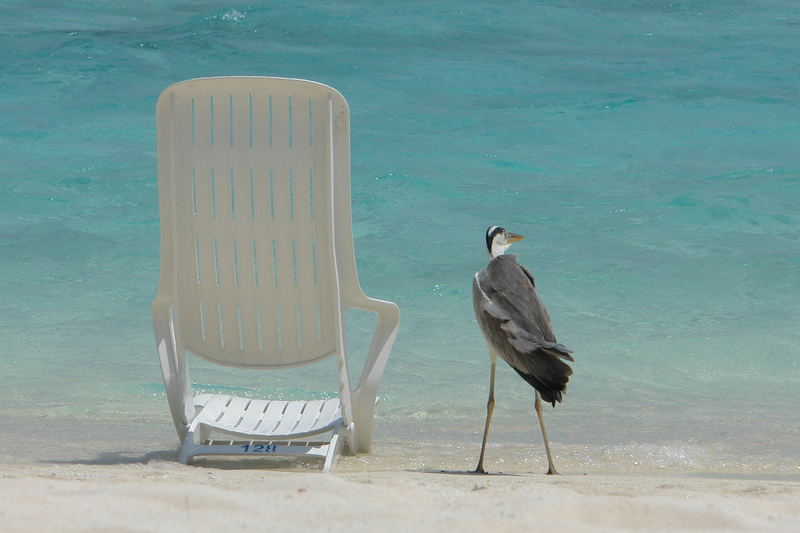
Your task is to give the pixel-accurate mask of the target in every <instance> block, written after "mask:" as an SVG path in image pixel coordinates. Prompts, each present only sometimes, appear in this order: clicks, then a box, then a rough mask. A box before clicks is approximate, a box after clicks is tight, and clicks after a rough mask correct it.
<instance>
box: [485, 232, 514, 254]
mask: <svg viewBox="0 0 800 533" xmlns="http://www.w3.org/2000/svg"><path fill="white" fill-rule="evenodd" d="M510 247H511V243H510V242H508V241H506V240H505V239H503V238H501V237H496V238H495V239H494V240H493V241H492V251H491V252H489V258H490V259H494V258H495V257H497V256H498V255H503V254H504V253H506V250H508V249H509V248H510Z"/></svg>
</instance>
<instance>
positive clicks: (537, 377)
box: [472, 255, 573, 406]
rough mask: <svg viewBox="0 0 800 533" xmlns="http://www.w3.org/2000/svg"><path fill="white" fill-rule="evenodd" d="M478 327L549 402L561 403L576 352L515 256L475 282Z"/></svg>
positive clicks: (495, 262)
mask: <svg viewBox="0 0 800 533" xmlns="http://www.w3.org/2000/svg"><path fill="white" fill-rule="evenodd" d="M472 303H473V306H474V308H475V317H476V318H477V320H478V325H479V326H480V328H481V331H482V332H483V335H484V336H485V337H486V340H487V342H488V343H489V344H490V346H491V348H492V349H493V350H494V351H495V352H496V353H497V355H499V356H500V357H501V358H502V359H503V360H504V361H505V362H506V363H508V364H509V365H510V366H511V367H512V368H513V369H514V370H516V371H517V373H518V374H519V375H520V376H521V377H522V378H523V379H524V380H525V381H527V382H528V383H529V384H530V385H531V386H533V387H534V388H535V389H536V390H537V391H539V393H540V394H541V396H542V399H543V400H544V401H546V402H550V403H552V404H553V405H554V406H555V404H556V402H560V401H561V398H562V394H563V393H564V391H565V390H566V387H567V381H569V376H570V375H571V374H572V369H571V368H570V367H569V365H568V364H567V363H565V362H564V360H568V361H573V358H572V356H571V355H570V353H571V352H572V350H570V349H569V348H567V347H566V346H564V345H563V344H559V343H558V341H557V340H556V337H555V335H554V334H553V330H552V328H551V327H550V316H549V315H548V314H547V309H545V307H544V305H543V304H542V302H541V300H540V299H539V296H538V294H536V285H535V283H534V280H533V276H532V275H531V273H530V272H528V270H527V269H526V268H525V267H524V266H522V265H520V264H519V263H518V262H517V257H516V256H515V255H498V256H497V257H495V258H494V259H492V260H491V261H489V264H488V265H487V266H486V268H484V269H483V270H481V271H479V272H477V273H476V274H475V277H474V278H473V280H472Z"/></svg>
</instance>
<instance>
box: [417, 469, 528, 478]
mask: <svg viewBox="0 0 800 533" xmlns="http://www.w3.org/2000/svg"><path fill="white" fill-rule="evenodd" d="M407 471H408V472H417V473H419V474H444V475H447V476H474V477H483V476H509V477H523V474H509V473H507V472H475V471H474V470H437V469H432V468H423V469H415V470H407Z"/></svg>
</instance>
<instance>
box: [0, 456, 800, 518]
mask: <svg viewBox="0 0 800 533" xmlns="http://www.w3.org/2000/svg"><path fill="white" fill-rule="evenodd" d="M309 530H331V531H404V532H406V531H453V532H455V531H459V532H461V531H492V532H496V531H533V530H536V531H539V530H541V531H556V530H557V531H560V532H564V531H714V530H717V531H787V532H788V531H800V481H795V480H790V479H786V480H782V479H773V480H759V479H728V478H725V479H722V478H697V477H688V478H687V477H669V476H660V477H658V476H635V477H634V476H630V477H621V476H612V475H563V476H558V477H548V476H544V475H540V474H519V475H512V474H506V475H500V474H497V475H488V476H474V475H466V474H462V473H455V472H454V473H442V472H420V471H416V472H413V471H399V472H386V471H381V472H336V473H333V474H329V475H325V474H322V473H319V472H317V471H313V470H310V471H302V470H301V471H275V470H265V469H258V468H247V469H241V468H239V469H235V468H233V467H232V466H228V467H226V468H212V467H208V466H190V467H186V466H181V465H178V464H175V463H172V462H153V463H150V464H127V465H42V464H37V465H28V466H10V465H0V531H2V532H3V533H11V532H25V533H31V532H50V531H59V532H62V531H70V532H73V531H74V532H96V531H97V532H99V531H103V532H105V531H108V532H112V531H113V532H119V533H125V532H151V531H153V532H155V531H158V532H161V531H164V532H178V531H180V532H184V531H186V532H206V531H208V532H212V531H213V532H215V533H217V532H220V531H225V532H233V531H309Z"/></svg>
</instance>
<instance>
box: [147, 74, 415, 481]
mask: <svg viewBox="0 0 800 533" xmlns="http://www.w3.org/2000/svg"><path fill="white" fill-rule="evenodd" d="M157 124H158V183H159V209H160V212H161V271H160V279H159V286H158V294H157V296H156V298H155V300H154V301H153V324H154V328H155V335H156V344H157V348H158V355H159V358H160V360H161V370H162V374H163V378H164V384H165V386H166V391H167V399H168V402H169V408H170V411H171V413H172V417H173V419H174V421H175V427H176V429H177V431H178V435H179V436H180V438H181V440H182V441H183V445H182V448H181V451H180V456H179V460H180V461H181V462H183V463H188V462H189V460H190V459H191V458H192V457H194V456H198V455H221V454H225V455H233V454H242V455H253V454H257V455H263V454H275V455H304V456H317V457H321V458H324V459H325V462H324V467H323V469H324V470H325V471H329V470H330V468H331V466H332V461H333V458H334V456H335V454H336V453H337V451H339V449H340V447H342V446H345V447H346V450H348V451H349V452H351V453H358V452H368V451H369V450H370V448H371V443H372V424H373V414H374V408H375V402H376V395H377V390H378V385H379V383H380V380H381V377H382V375H383V371H384V368H385V366H386V362H387V358H388V356H389V352H390V350H391V347H392V344H393V342H394V338H395V335H396V334H397V328H398V324H399V318H400V312H399V310H398V308H397V306H396V305H395V304H394V303H391V302H386V301H382V300H375V299H372V298H368V297H367V296H365V295H364V293H363V292H362V290H361V287H360V285H359V282H358V276H357V273H356V265H355V257H354V253H353V236H352V229H351V214H350V139H349V110H348V107H347V102H346V101H345V100H344V98H343V97H342V95H341V94H340V93H339V92H337V91H336V90H334V89H332V88H331V87H328V86H326V85H322V84H320V83H315V82H311V81H306V80H296V79H286V78H265V77H220V78H202V79H194V80H188V81H183V82H180V83H176V84H175V85H172V86H170V87H168V88H167V89H166V90H165V91H164V92H163V93H162V94H161V97H160V98H159V100H158V108H157ZM349 307H355V308H361V309H366V310H369V311H372V312H374V313H376V314H377V327H376V331H375V336H374V338H373V341H372V346H371V348H370V351H369V355H368V356H367V358H366V363H365V365H364V368H363V371H362V374H361V378H360V381H359V382H358V384H357V386H354V384H351V383H350V379H349V377H348V360H347V356H346V351H345V345H344V333H343V331H344V317H345V312H346V310H347V309H348V308H349ZM187 352H191V353H193V354H195V355H197V356H199V357H202V358H204V359H206V360H208V361H211V362H214V363H218V364H220V365H227V366H234V367H242V368H252V369H285V368H287V367H293V366H298V365H307V364H311V363H315V362H318V361H320V360H321V359H324V358H326V357H329V356H331V355H334V354H335V355H336V356H337V360H338V368H339V371H338V381H339V397H338V398H334V399H329V400H325V401H267V400H250V399H247V398H237V397H233V396H228V395H220V394H200V395H197V396H193V393H192V386H191V380H190V378H189V370H188V366H187V357H186V353H187ZM218 434H220V435H222V436H223V437H224V438H219V437H217V435H218ZM324 434H330V438H328V439H323V440H319V436H320V435H322V436H325V435H324ZM313 436H317V440H311V439H310V437H313ZM212 437H213V438H212Z"/></svg>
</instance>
